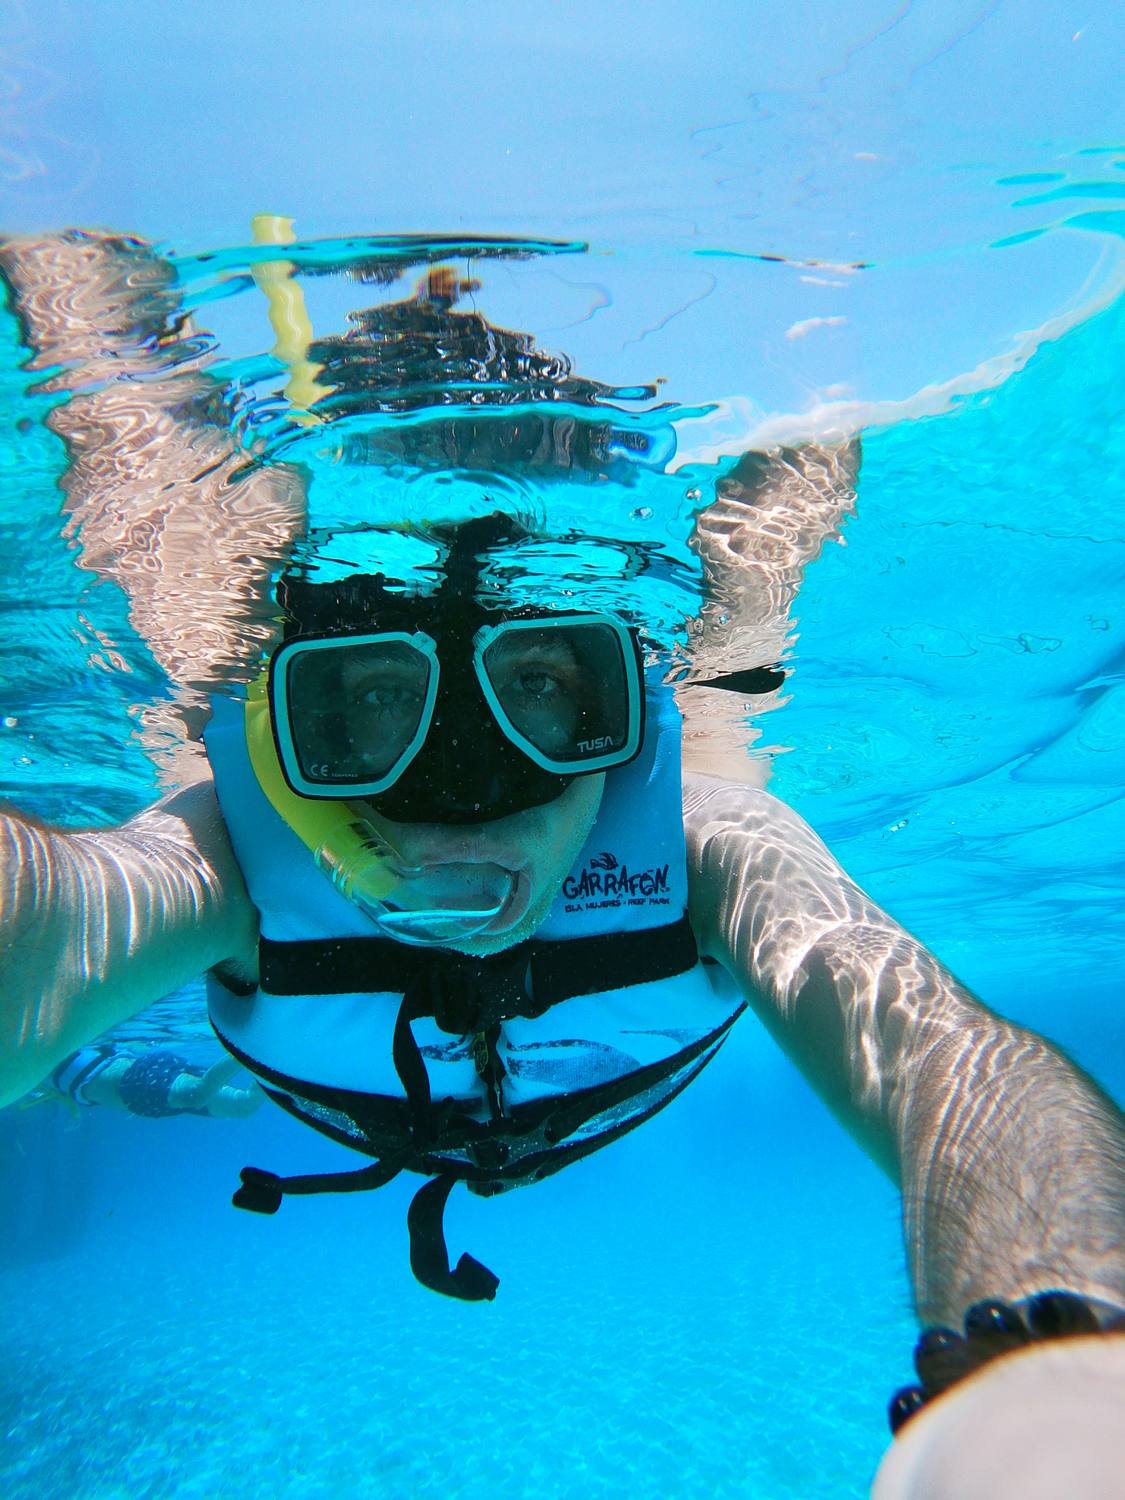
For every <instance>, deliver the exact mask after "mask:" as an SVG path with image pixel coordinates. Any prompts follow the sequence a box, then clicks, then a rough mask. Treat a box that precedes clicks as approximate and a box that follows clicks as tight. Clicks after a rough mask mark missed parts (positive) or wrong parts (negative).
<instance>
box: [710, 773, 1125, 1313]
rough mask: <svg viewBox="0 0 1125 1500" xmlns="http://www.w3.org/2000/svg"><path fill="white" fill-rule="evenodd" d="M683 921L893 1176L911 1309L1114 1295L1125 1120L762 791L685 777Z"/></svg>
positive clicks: (1124, 1206)
mask: <svg viewBox="0 0 1125 1500" xmlns="http://www.w3.org/2000/svg"><path fill="white" fill-rule="evenodd" d="M685 827H686V830H687V836H688V853H689V871H690V876H691V880H692V895H691V909H692V917H693V921H694V922H695V925H696V931H697V934H698V936H699V940H700V945H701V947H702V948H703V950H704V952H706V953H709V954H710V955H711V956H712V957H714V958H716V959H718V960H719V961H720V962H721V963H722V964H724V965H725V966H726V967H727V968H728V969H729V970H730V972H731V973H732V974H733V975H734V977H735V978H736V979H737V981H738V982H739V984H740V985H741V987H742V989H743V991H744V993H745V995H746V997H747V999H748V1000H749V1002H750V1003H751V1004H752V1006H753V1007H754V1009H755V1010H756V1011H757V1014H758V1016H759V1017H760V1019H761V1020H762V1021H763V1022H764V1024H765V1025H766V1026H767V1027H768V1029H769V1030H770V1031H771V1033H772V1034H773V1036H774V1037H775V1038H776V1039H777V1041H778V1042H779V1043H780V1045H781V1046H782V1047H783V1048H784V1050H785V1051H786V1052H787V1053H788V1054H789V1056H790V1057H791V1058H792V1059H793V1060H794V1062H796V1064H797V1065H798V1066H799V1067H800V1068H801V1070H802V1072H803V1073H804V1074H805V1075H806V1077H807V1078H808V1079H809V1081H810V1082H811V1083H812V1084H813V1085H814V1087H815V1088H816V1089H817V1090H818V1092H819V1093H820V1094H821V1096H822V1098H823V1099H824V1100H825V1102H826V1103H827V1104H828V1105H829V1107H830V1108H831V1109H832V1110H833V1111H834V1113H835V1114H836V1115H837V1116H838V1117H839V1119H840V1120H841V1121H842V1122H843V1124H844V1125H845V1126H846V1127H847V1128H848V1129H849V1130H850V1131H851V1132H852V1133H853V1135H855V1136H856V1138H857V1139H858V1140H859V1141H860V1142H861V1144H862V1145H863V1146H864V1147H865V1149H866V1150H867V1151H868V1152H869V1153H870V1154H871V1155H872V1156H873V1157H875V1159H876V1160H877V1161H878V1162H879V1163H880V1164H881V1165H882V1166H883V1167H884V1168H885V1169H886V1170H887V1171H888V1172H890V1173H891V1175H892V1176H893V1177H895V1179H896V1180H897V1181H898V1182H899V1183H900V1185H901V1188H902V1195H903V1218H904V1231H905V1238H906V1245H907V1253H908V1257H909V1264H910V1274H911V1280H912V1283H913V1287H914V1295H915V1301H916V1305H917V1310H918V1313H919V1316H920V1317H921V1318H922V1320H923V1321H924V1322H927V1323H952V1324H953V1325H954V1326H957V1325H958V1324H959V1323H960V1320H961V1317H962V1315H963V1313H964V1310H965V1309H966V1307H968V1306H969V1305H970V1304H971V1303H973V1302H975V1301H977V1300H979V1299H981V1298H984V1297H1001V1298H1004V1299H1006V1300H1009V1301H1016V1300H1018V1299H1020V1298H1022V1297H1025V1296H1028V1295H1030V1294H1032V1293H1034V1292H1037V1291H1041V1290H1044V1289H1046V1288H1052V1287H1059V1288H1067V1289H1069V1290H1072V1291H1075V1292H1078V1293H1081V1294H1082V1295H1084V1296H1088V1297H1091V1298H1095V1299H1098V1300H1099V1301H1102V1302H1107V1303H1110V1304H1114V1305H1116V1306H1117V1307H1125V1120H1123V1117H1122V1115H1121V1112H1120V1110H1118V1109H1117V1107H1116V1106H1115V1105H1114V1104H1113V1102H1112V1101H1111V1100H1110V1099H1108V1098H1107V1097H1106V1096H1105V1095H1104V1094H1103V1093H1102V1092H1101V1090H1100V1089H1099V1088H1098V1087H1097V1086H1096V1084H1094V1083H1093V1082H1092V1081H1091V1080H1090V1079H1089V1078H1088V1077H1086V1076H1085V1074H1083V1073H1082V1072H1081V1071H1080V1070H1079V1069H1078V1068H1076V1067H1074V1066H1073V1065H1072V1064H1071V1063H1069V1062H1067V1060H1066V1059H1065V1058H1064V1057H1062V1056H1061V1055H1060V1054H1059V1053H1058V1052H1056V1051H1055V1050H1054V1049H1053V1048H1052V1047H1050V1046H1049V1045H1048V1044H1047V1043H1046V1042H1045V1041H1043V1040H1042V1039H1041V1038H1040V1037H1038V1036H1036V1035H1035V1034H1034V1033H1033V1032H1030V1031H1027V1030H1025V1029H1024V1028H1022V1027H1019V1026H1014V1025H1011V1024H1010V1023H1008V1022H1006V1021H1004V1020H1002V1019H1001V1018H1000V1017H998V1016H996V1015H994V1014H992V1012H990V1011H989V1010H987V1009H986V1008H985V1007H984V1006H983V1005H981V1004H980V1002H979V1001H977V1000H975V999H974V998H973V997H972V996H971V995H970V994H969V993H968V992H967V991H966V990H965V989H964V988H962V986H961V985H959V984H958V983H957V981H956V980H955V979H954V978H953V976H952V975H951V974H949V973H948V972H947V971H946V970H945V969H944V968H942V966H941V965H940V964H939V963H938V962H937V960H936V959H935V958H933V956H932V955H931V954H929V953H928V952H927V951H926V949H925V948H923V947H922V945H921V944H920V943H918V942H917V941H916V940H915V939H914V938H912V937H911V936H910V934H909V933H907V932H905V931H904V930H903V929H902V928H901V927H899V926H898V925H897V923H895V922H894V921H892V919H891V918H890V917H888V916H887V914H886V913H885V912H883V911H881V910H880V909H879V908H878V907H877V906H875V905H874V903H873V902H871V901H869V900H868V898H867V897H866V896H865V895H864V894H863V892H862V891H861V890H860V889H859V887H858V886H856V885H855V884H854V882H853V881H851V880H850V879H849V878H848V876H847V875H846V874H845V873H844V871H843V870H842V869H841V868H840V866H839V865H838V864H837V862H836V861H835V860H834V859H833V857H832V855H831V854H830V853H829V852H828V850H827V849H826V848H825V846H824V845H823V844H822V843H821V842H820V840H819V839H818V838H817V837H816V835H815V834H814V833H813V832H812V831H811V829H809V828H808V826H807V825H806V824H805V823H804V822H803V821H802V820H801V819H800V818H799V817H798V816H797V815H796V814H795V813H794V812H792V811H791V810H790V809H789V808H787V807H785V806H784V805H783V804H782V803H780V802H778V801H777V800H776V799H775V798H773V797H771V796H769V794H768V793H766V792H763V791H758V790H756V789H754V788H747V787H744V786H732V785H728V784H725V783H723V782H721V781H717V780H711V779H702V778H699V779H697V780H695V781H693V782H692V783H691V785H690V786H689V789H688V791H687V793H686V795H685Z"/></svg>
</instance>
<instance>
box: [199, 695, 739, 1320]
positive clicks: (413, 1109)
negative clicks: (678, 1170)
mask: <svg viewBox="0 0 1125 1500" xmlns="http://www.w3.org/2000/svg"><path fill="white" fill-rule="evenodd" d="M242 708H243V706H242V704H241V703H240V702H237V701H235V700H231V699H217V700H216V701H215V703H214V705H213V717H212V721H211V724H210V726H209V727H208V730H207V733H206V735H205V741H206V746H207V753H208V756H209V758H210V761H211V765H212V768H213V770H214V774H215V784H216V790H217V794H218V798H219V803H220V806H221V808H222V811H223V816H224V818H225V820H226V824H227V827H228V829H229V832H230V837H231V841H232V843H233V846H234V850H235V854H236V856H237V858H238V862H239V865H240V867H241V870H242V873H243V876H244V878H245V881H246V885H247V889H248V891H249V893H250V897H251V899H252V901H253V902H254V904H255V906H256V907H257V909H258V912H259V916H260V930H261V942H260V954H259V956H260V968H261V977H260V980H259V987H258V988H257V989H256V990H254V991H253V992H252V993H250V994H246V993H242V994H239V993H236V992H235V991H234V990H232V989H231V988H230V987H228V985H226V984H225V983H224V982H223V981H222V980H221V979H220V978H219V977H217V976H215V975H212V976H209V982H208V1005H209V1010H210V1016H211V1021H212V1025H213V1026H214V1028H215V1031H216V1033H217V1035H218V1037H219V1039H220V1041H221V1042H222V1043H223V1044H224V1046H225V1047H227V1049H228V1050H229V1051H230V1052H231V1053H232V1054H233V1055H234V1056H235V1057H237V1058H239V1059H240V1060H241V1061H242V1062H243V1063H244V1064H245V1065H246V1066H247V1067H248V1068H249V1069H250V1070H251V1071H252V1072H253V1073H254V1074H255V1075H256V1076H257V1078H258V1079H259V1081H260V1082H261V1084H262V1086H263V1088H264V1089H265V1090H266V1092H267V1093H268V1094H269V1095H270V1097H271V1098H273V1099H274V1100H275V1101H276V1102H277V1103H279V1104H280V1105H281V1106H282V1107H283V1108H285V1109H286V1110H287V1111H288V1112H289V1113H291V1114H294V1115H295V1116H297V1117H298V1118H300V1119H302V1120H304V1121H305V1122H306V1123H308V1124H310V1125H312V1126H313V1127H314V1128H316V1129H317V1130H320V1131H321V1132H323V1133H324V1134H326V1135H328V1136H331V1137H332V1138H334V1139H336V1140H338V1141H341V1142H342V1143H344V1144H346V1145H349V1146H351V1147H353V1148H355V1149H356V1150H358V1151H360V1152H363V1153H364V1154H365V1155H367V1156H371V1157H375V1158H376V1159H377V1162H378V1165H377V1166H373V1167H369V1168H367V1169H366V1170H364V1171H361V1172H357V1173H352V1174H343V1176H342V1177H341V1178H340V1179H339V1180H338V1181H337V1180H334V1179H333V1178H331V1177H326V1178H316V1179H312V1178H309V1179H289V1180H288V1181H287V1180H286V1179H281V1178H277V1177H275V1176H274V1175H273V1174H270V1173H263V1172H260V1171H258V1170H257V1169H253V1168H248V1169H246V1171H245V1172H244V1174H243V1182H244V1186H243V1189H242V1190H241V1191H240V1193H239V1194H237V1195H236V1198H235V1201H236V1203H238V1204H239V1206H242V1207H249V1208H255V1209H258V1210H260V1211H265V1212H272V1211H273V1210H275V1209H276V1208H277V1206H278V1204H279V1203H280V1198H281V1195H282V1194H283V1193H284V1192H315V1191H325V1190H330V1189H332V1188H333V1187H339V1188H350V1187H360V1186H378V1185H379V1184H380V1183H381V1182H383V1181H386V1180H388V1179H389V1177H390V1176H392V1175H394V1173H395V1172H397V1171H398V1170H401V1169H406V1170H412V1171H417V1172H421V1173H424V1174H426V1175H427V1176H436V1177H438V1178H439V1179H441V1182H440V1186H439V1184H436V1183H431V1184H429V1185H428V1186H429V1188H430V1189H431V1190H436V1191H434V1192H433V1193H432V1195H431V1198H430V1199H428V1200H426V1202H427V1203H428V1204H429V1207H430V1210H431V1211H430V1215H429V1223H428V1231H429V1232H430V1239H431V1241H432V1239H433V1235H434V1233H435V1232H436V1234H437V1236H438V1238H439V1239H440V1218H441V1207H442V1206H443V1205H444V1200H445V1196H447V1195H448V1191H449V1187H450V1186H451V1185H452V1182H453V1181H454V1180H457V1179H461V1180H464V1181H466V1182H467V1184H468V1186H469V1187H470V1188H471V1189H472V1190H474V1191H476V1192H481V1193H490V1192H496V1191H499V1190H501V1189H503V1188H504V1187H507V1186H513V1185H516V1184H518V1183H523V1182H528V1181H531V1180H535V1179H537V1178H539V1177H543V1176H546V1175H548V1174H549V1173H551V1172H554V1171H557V1170H559V1169H560V1168H561V1167H563V1166H565V1165H567V1164H568V1163H569V1162H570V1161H573V1160H575V1159H577V1158H578V1157H580V1156H584V1155H586V1154H588V1153H589V1152H590V1151H592V1150H595V1149H597V1148H598V1147H599V1146H601V1145H603V1144H606V1143H608V1142H609V1141H610V1140H613V1139H615V1138H616V1137H617V1136H619V1135H621V1134H623V1133H624V1132H625V1131H627V1130H629V1129H632V1128H633V1127H634V1126H636V1125H638V1124H640V1123H641V1122H642V1121H643V1120H645V1119H647V1118H649V1117H650V1116H651V1115H652V1114H654V1113H656V1111H657V1110H659V1109H660V1108H662V1107H663V1106H664V1105H665V1104H667V1103H668V1102H669V1101H670V1100H671V1099H672V1098H673V1097H674V1096H675V1095H676V1094H677V1093H679V1092H680V1090H681V1089H683V1088H684V1087H685V1086H686V1085H687V1084H688V1083H689V1082H690V1081H691V1080H692V1079H693V1078H694V1077H695V1076H696V1075H697V1074H698V1073H699V1072H700V1071H701V1070H702V1068H703V1067H705V1066H706V1064H707V1063H708V1062H709V1061H710V1060H711V1058H712V1057H714V1055H715V1053H716V1052H717V1051H718V1049H719V1047H720V1046H721V1045H722V1043H723V1041H724V1040H725V1038H726V1036H727V1033H728V1032H729V1030H730V1027H731V1025H732V1024H733V1022H734V1020H735V1019H736V1018H737V1016H738V1015H739V1014H740V1013H741V1010H742V1009H743V1005H742V1003H741V1001H740V999H739V997H738V996H737V994H736V993H735V992H734V991H733V986H731V985H730V984H729V983H722V982H721V981H719V975H720V973H721V971H719V970H717V969H716V968H715V967H714V966H704V965H703V964H701V963H700V962H699V961H698V958H697V955H696V950H695V943H694V939H693V938H692V936H691V932H690V928H689V926H688V924H687V918H686V915H685V910H686V903H687V875H686V864H685V855H684V839H683V822H682V813H681V789H680V758H679V745H680V723H679V715H678V712H677V710H676V708H675V704H674V702H673V699H672V695H671V693H670V691H669V690H667V689H664V688H662V687H659V686H656V687H652V688H650V692H649V698H648V704H647V708H648V716H647V726H648V727H647V731H646V738H645V744H644V747H643V749H642V752H641V754H640V756H639V757H638V758H637V759H636V760H635V761H633V762H632V763H631V764H629V765H627V766H624V767H621V768H620V769H617V770H613V771H610V772H608V773H607V775H606V786H605V793H604V796H603V799H602V804H601V808H600V810H599V813H598V816H597V819H596V820H595V823H594V826H593V828H592V830H591V833H590V836H589V838H588V839H587V841H586V844H585V846H584V847H583V849H582V851H581V853H580V854H579V857H578V859H577V860H576V862H575V864H574V866H573V868H572V869H571V871H570V873H569V874H568V875H567V877H566V879H565V880H564V881H563V884H562V888H561V890H560V892H559V895H558V897H557V898H556V900H555V902H554V904H553V906H552V908H551V910H550V912H549V913H548V915H547V917H546V919H545V921H544V922H543V923H542V924H541V926H540V927H539V929H538V930H537V932H536V933H535V936H534V938H533V939H531V940H530V941H529V942H526V943H523V944H520V945H519V946H518V947H517V948H514V949H510V950H508V951H506V952H502V953H500V954H496V955H494V956H493V957H491V958H487V959H471V958H466V957H464V956H462V955H458V954H453V953H450V952H447V951H445V950H433V949H426V948H415V947H408V946H406V945H403V944H399V943H395V942H393V941H392V940H390V939H387V938H384V937H382V936H380V935H379V934H378V932H377V929H376V928H375V925H374V923H373V922H372V921H371V919H370V918H368V917H367V916H366V915H365V914H364V913H363V912H362V911H361V910H360V909H359V907H357V906H356V905H354V904H353V903H351V902H349V901H348V900H346V899H345V898H344V897H343V896H342V895H340V893H339V892H338V891H337V890H336V889H335V887H334V886H333V884H332V882H331V880H330V878H329V877H328V876H327V875H326V874H325V873H323V872H322V871H321V870H320V869H318V868H317V866H316V864H315V863H314V860H313V858H312V856H311V854H310V853H309V850H308V849H307V847H306V846H305V844H304V843H302V842H301V840H300V839H299V838H298V837H297V835H296V834H295V833H294V832H293V831H292V829H290V828H289V826H288V825H287V824H286V823H285V822H284V820H283V819H282V818H281V817H280V816H279V815H278V813H277V812H275V810H274V808H273V807H272V805H271V804H270V802H269V801H268V799H267V798H266V796H265V794H264V793H263V791H262V789H261V787H260V786H259V784H258V781H257V778H256V777H255V775H254V772H253V769H252V767H251V764H250V760H249V756H248V754H247V751H246V742H245V734H244V721H243V711H242ZM368 976H370V978H369V977H368ZM360 1179H362V1180H360ZM425 1192H426V1190H425V1189H423V1194H420V1195H419V1198H422V1197H423V1195H424V1194H425ZM439 1200H440V1201H439ZM417 1204H418V1200H416V1206H417ZM435 1214H436V1228H435V1222H434V1215H435ZM413 1216H414V1210H413V1209H412V1220H413ZM418 1217H419V1220H421V1219H423V1218H424V1217H425V1215H424V1214H423V1212H422V1210H421V1209H419V1214H418ZM415 1227H416V1226H415V1225H414V1223H413V1222H412V1225H411V1228H412V1263H413V1264H414V1269H415V1272H416V1274H418V1275H419V1277H420V1279H421V1280H423V1281H425V1282H426V1284H428V1285H432V1286H435V1287H436V1289H437V1290H441V1291H446V1292H450V1293H451V1294H452V1295H457V1296H490V1295H491V1294H492V1291H494V1290H495V1278H491V1273H490V1272H486V1271H485V1269H484V1268H483V1267H479V1266H478V1264H477V1263H476V1262H473V1261H472V1260H471V1257H464V1258H463V1263H464V1262H468V1263H469V1273H467V1274H466V1277H464V1278H462V1279H463V1281H464V1283H465V1284H466V1285H468V1284H469V1283H473V1284H475V1285H478V1286H479V1285H481V1283H480V1280H479V1278H477V1279H476V1281H475V1282H474V1280H473V1275H472V1274H470V1273H472V1271H473V1268H476V1269H477V1270H479V1271H480V1272H483V1273H484V1275H485V1277H489V1278H491V1282H492V1287H491V1291H489V1290H478V1291H475V1292H474V1291H470V1290H459V1289H458V1288H457V1286H456V1285H453V1284H443V1274H442V1269H441V1264H440V1262H441V1261H442V1260H443V1258H444V1241H443V1240H441V1241H440V1246H439V1247H438V1252H437V1259H438V1262H439V1264H438V1266H437V1268H436V1269H434V1267H432V1266H431V1267H430V1268H429V1269H430V1270H431V1271H432V1273H433V1274H432V1275H426V1274H423V1271H424V1270H425V1269H426V1267H425V1265H423V1266H422V1269H421V1270H420V1268H419V1262H424V1261H425V1260H426V1255H427V1251H426V1246H425V1244H424V1243H423V1242H424V1240H425V1238H426V1229H427V1226H426V1225H422V1226H421V1227H419V1229H418V1234H417V1235H415V1233H414V1230H415ZM415 1240H417V1241H418V1243H417V1244H415ZM429 1248H430V1250H431V1251H433V1244H432V1243H431V1244H430V1247H429ZM415 1251H417V1252H418V1253H417V1255H416V1254H415ZM431 1258H432V1257H431ZM458 1274H459V1273H456V1272H455V1273H452V1276H450V1274H449V1273H448V1266H447V1263H446V1265H445V1273H444V1275H445V1279H447V1280H448V1281H449V1282H455V1281H456V1278H457V1276H458Z"/></svg>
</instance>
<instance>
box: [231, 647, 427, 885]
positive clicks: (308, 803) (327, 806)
mask: <svg viewBox="0 0 1125 1500" xmlns="http://www.w3.org/2000/svg"><path fill="white" fill-rule="evenodd" d="M267 677H268V674H267V672H266V671H265V670H263V671H262V673H261V675H260V676H259V677H258V678H257V680H256V681H254V682H252V683H251V684H250V686H249V688H248V690H247V696H246V710H245V712H246V752H247V754H248V755H249V757H250V765H251V766H252V768H253V771H254V775H255V776H256V777H257V780H258V785H259V786H260V787H261V789H262V791H263V792H264V793H265V795H266V798H267V800H268V801H269V803H270V805H271V807H272V808H273V810H274V812H276V813H277V814H278V816H279V817H280V818H282V819H283V820H284V821H285V822H286V823H287V824H288V825H289V827H290V828H291V829H292V830H293V832H294V833H295V834H296V835H297V837H298V838H299V839H300V840H301V842H302V843H303V844H304V845H305V846H306V847H307V848H308V849H309V850H310V851H311V852H312V857H313V859H314V860H315V861H316V863H317V867H318V868H319V869H321V870H323V871H324V873H325V874H326V875H327V876H328V877H329V878H330V879H331V881H332V884H333V885H334V886H335V887H336V889H337V890H338V891H339V892H340V894H341V895H342V896H346V897H347V899H348V900H349V901H354V902H355V903H356V905H357V906H367V905H369V904H370V905H374V904H375V903H377V902H381V901H383V900H384V899H385V898H386V897H387V896H389V895H390V894H391V892H392V891H393V890H394V889H395V887H396V886H398V885H399V884H401V881H402V875H401V874H398V873H397V872H396V871H395V870H393V869H392V863H393V862H394V861H395V860H396V858H397V853H396V851H395V850H394V849H393V848H392V847H391V845H390V844H389V843H388V842H387V840H386V839H385V838H383V837H382V835H381V834H379V833H378V832H376V830H375V828H374V827H373V826H372V824H371V823H369V822H368V821H367V819H366V818H361V817H359V816H358V815H357V814H356V813H354V812H353V811H352V810H351V808H350V807H349V806H348V804H347V803H346V802H335V801H328V800H321V799H320V798H313V797H300V796H298V795H297V793H296V792H294V791H292V790H291V788H290V787H288V786H287V785H286V782H285V777H284V776H283V774H282V770H281V762H280V761H279V760H278V758H277V747H276V745H275V744H274V740H273V729H272V728H271V726H270V705H269V697H268V695H267V687H266V684H267Z"/></svg>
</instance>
